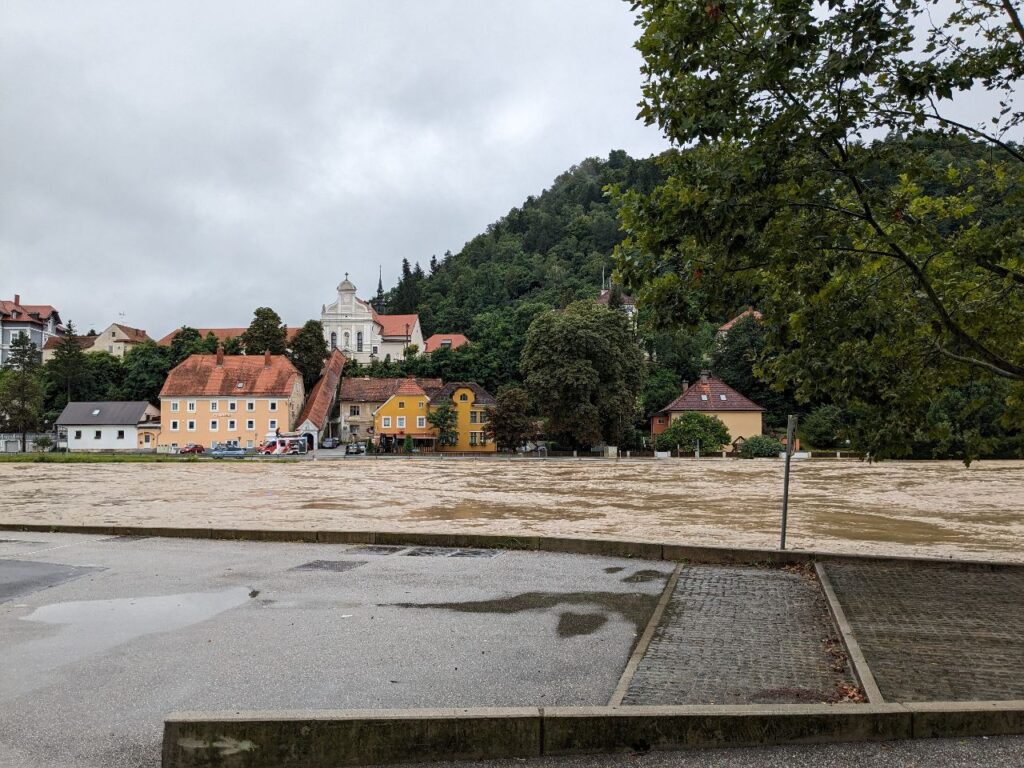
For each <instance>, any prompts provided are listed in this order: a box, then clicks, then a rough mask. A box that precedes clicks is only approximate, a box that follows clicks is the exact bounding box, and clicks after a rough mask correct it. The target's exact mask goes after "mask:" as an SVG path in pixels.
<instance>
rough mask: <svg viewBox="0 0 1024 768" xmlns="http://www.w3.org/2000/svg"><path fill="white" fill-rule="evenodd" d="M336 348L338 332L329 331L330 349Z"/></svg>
mask: <svg viewBox="0 0 1024 768" xmlns="http://www.w3.org/2000/svg"><path fill="white" fill-rule="evenodd" d="M337 348H338V334H337V333H334V332H333V331H332V332H331V349H337Z"/></svg>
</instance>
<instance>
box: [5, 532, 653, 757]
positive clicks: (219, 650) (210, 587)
mask: <svg viewBox="0 0 1024 768" xmlns="http://www.w3.org/2000/svg"><path fill="white" fill-rule="evenodd" d="M0 539H4V541H0V585H2V586H0V657H2V658H3V664H2V665H0V765H2V766H5V767H7V766H10V767H11V768H14V767H17V768H44V767H45V768H55V767H57V766H69V767H70V766H75V767H76V768H106V767H107V766H111V767H112V766H118V767H119V768H123V767H124V766H138V767H139V768H142V767H145V768H155V766H157V765H159V742H160V738H161V727H162V721H163V717H164V715H165V714H167V713H168V712H170V711H173V710H181V709H233V708H241V707H244V708H247V709H288V708H390V707H418V706H450V707H453V706H465V707H470V706H517V705H522V704H523V703H524V702H527V703H530V704H536V705H544V704H550V705H555V704H565V705H569V704H600V705H603V704H605V703H606V702H607V700H608V698H609V696H610V695H611V694H612V692H613V691H614V689H615V686H616V684H617V682H618V679H619V676H620V675H621V673H622V670H623V667H624V666H625V663H626V660H627V658H628V656H629V653H630V650H631V648H632V646H633V644H634V641H635V638H636V636H637V634H638V633H639V632H641V631H642V630H643V627H644V625H645V624H646V622H647V620H648V618H649V616H650V614H651V611H652V610H653V607H654V605H655V603H656V601H657V599H658V596H659V594H660V592H661V591H662V589H663V587H664V579H663V578H650V577H649V576H645V577H644V578H642V579H639V580H638V579H632V578H631V576H632V575H633V574H634V573H636V572H637V571H640V570H643V571H644V572H645V573H647V574H650V573H651V572H656V575H660V574H664V576H665V577H667V575H668V574H669V573H670V572H671V570H672V565H671V564H669V563H662V562H644V561H636V560H617V559H610V558H597V557H580V556H569V555H558V554H544V553H526V552H499V551H481V550H432V549H425V548H378V547H359V546H343V545H338V546H330V545H312V544H277V543H273V544H271V543H267V544H261V543H253V542H229V541H202V542H201V541H196V540H186V539H157V538H152V539H134V538H124V537H122V538H118V537H99V536H82V535H74V534H42V533H31V534H21V533H18V534H14V533H6V532H5V533H2V534H0Z"/></svg>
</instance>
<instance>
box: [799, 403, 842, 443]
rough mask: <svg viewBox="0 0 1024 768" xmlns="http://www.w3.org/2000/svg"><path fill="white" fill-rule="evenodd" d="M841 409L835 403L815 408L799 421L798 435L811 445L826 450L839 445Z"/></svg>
mask: <svg viewBox="0 0 1024 768" xmlns="http://www.w3.org/2000/svg"><path fill="white" fill-rule="evenodd" d="M842 429H843V411H842V409H841V408H840V407H839V406H837V405H822V406H819V407H817V408H815V409H814V410H813V411H811V412H810V413H809V414H807V416H805V417H804V418H803V419H802V420H801V421H800V436H801V437H803V439H804V441H805V442H806V443H807V444H808V445H809V446H810V447H811V448H817V449H819V450H828V449H829V448H835V447H836V446H837V445H839V439H840V433H841V432H842Z"/></svg>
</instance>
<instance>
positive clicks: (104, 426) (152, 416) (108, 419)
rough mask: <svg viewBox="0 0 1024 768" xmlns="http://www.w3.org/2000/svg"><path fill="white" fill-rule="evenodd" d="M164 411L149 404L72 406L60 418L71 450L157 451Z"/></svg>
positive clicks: (107, 403) (58, 423)
mask: <svg viewBox="0 0 1024 768" xmlns="http://www.w3.org/2000/svg"><path fill="white" fill-rule="evenodd" d="M159 421H160V410H159V409H158V408H156V407H155V406H153V405H150V404H149V403H147V402H146V401H144V400H142V401H138V402H100V403H68V404H67V405H66V406H65V407H64V411H63V413H61V415H60V417H59V418H58V419H57V426H58V427H59V428H60V429H62V430H67V446H68V450H69V451H146V450H151V451H153V450H156V440H155V437H154V434H153V432H154V430H153V429H152V427H154V426H156V425H157V423H158V422H159Z"/></svg>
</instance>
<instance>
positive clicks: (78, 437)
mask: <svg viewBox="0 0 1024 768" xmlns="http://www.w3.org/2000/svg"><path fill="white" fill-rule="evenodd" d="M81 439H82V430H80V429H76V430H75V440H81Z"/></svg>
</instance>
